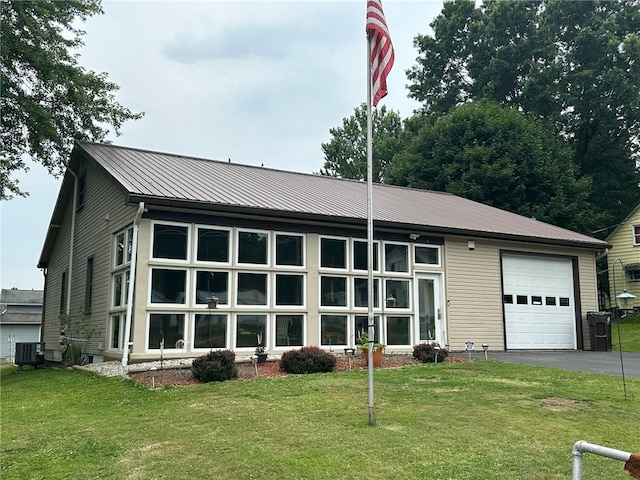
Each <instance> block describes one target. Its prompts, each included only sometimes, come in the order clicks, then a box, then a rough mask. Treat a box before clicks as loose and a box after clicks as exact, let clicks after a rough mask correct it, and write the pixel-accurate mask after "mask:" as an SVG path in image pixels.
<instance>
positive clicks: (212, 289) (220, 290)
mask: <svg viewBox="0 0 640 480" xmlns="http://www.w3.org/2000/svg"><path fill="white" fill-rule="evenodd" d="M210 297H217V298H218V304H219V305H228V304H229V272H218V271H215V272H212V271H204V270H198V271H197V272H196V303H197V304H203V303H207V300H208V299H209V298H210Z"/></svg>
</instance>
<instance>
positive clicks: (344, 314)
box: [318, 310, 353, 348]
mask: <svg viewBox="0 0 640 480" xmlns="http://www.w3.org/2000/svg"><path fill="white" fill-rule="evenodd" d="M328 315H335V316H340V317H346V319H347V325H346V332H345V336H346V337H347V343H331V348H334V347H338V348H346V347H347V346H348V345H349V338H350V337H349V335H350V330H351V328H350V324H351V323H352V318H353V317H352V315H351V314H349V312H345V311H342V312H340V311H336V310H331V311H326V312H320V313H319V314H318V343H319V345H318V346H319V347H320V348H327V347H329V344H328V343H322V317H323V316H328Z"/></svg>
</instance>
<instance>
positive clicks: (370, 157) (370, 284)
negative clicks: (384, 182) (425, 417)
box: [367, 35, 376, 426]
mask: <svg viewBox="0 0 640 480" xmlns="http://www.w3.org/2000/svg"><path fill="white" fill-rule="evenodd" d="M369 42H370V40H369V36H368V35H367V279H368V282H367V283H368V287H369V288H368V289H367V306H368V314H367V322H368V323H367V339H368V340H369V345H368V348H367V356H368V372H367V377H368V383H369V425H371V426H373V425H375V424H376V417H375V412H374V410H373V348H374V346H375V338H374V337H375V329H374V318H373V298H374V296H373V166H372V165H373V139H372V138H373V137H372V124H373V122H372V120H371V47H370V44H369Z"/></svg>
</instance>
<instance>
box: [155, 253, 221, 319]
mask: <svg viewBox="0 0 640 480" xmlns="http://www.w3.org/2000/svg"><path fill="white" fill-rule="evenodd" d="M190 270H191V275H190V276H191V285H193V288H191V295H190V297H189V305H190V306H192V307H194V308H204V309H205V310H206V309H208V308H209V307H208V306H207V304H206V303H198V290H197V289H198V272H207V273H209V274H211V273H213V274H214V275H215V274H216V273H226V274H227V302H226V303H222V302H221V301H220V298H219V297H218V308H220V307H223V308H227V307H230V306H231V302H230V299H231V297H232V291H231V288H233V271H232V270H227V269H224V268H212V267H205V266H204V265H203V264H198V265H197V266H195V267H194V268H192V269H190ZM209 293H211V294H213V295H215V294H216V292H215V291H213V292H209V291H207V294H209ZM154 305H155V304H154ZM198 313H200V312H198Z"/></svg>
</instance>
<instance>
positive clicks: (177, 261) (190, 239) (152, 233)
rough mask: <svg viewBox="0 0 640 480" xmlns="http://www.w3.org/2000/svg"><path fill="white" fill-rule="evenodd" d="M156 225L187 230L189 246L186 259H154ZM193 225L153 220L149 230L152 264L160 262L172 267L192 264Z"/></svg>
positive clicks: (187, 246)
mask: <svg viewBox="0 0 640 480" xmlns="http://www.w3.org/2000/svg"><path fill="white" fill-rule="evenodd" d="M156 225H172V226H174V227H180V228H186V229H187V245H186V254H187V258H186V259H179V258H164V257H154V256H153V244H154V241H155V226H156ZM191 227H192V224H190V223H181V222H164V221H158V220H152V221H151V226H150V230H149V260H150V261H152V262H160V263H163V264H172V265H186V264H189V263H191V251H192V250H193V245H192V243H193V229H192V228H191Z"/></svg>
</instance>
